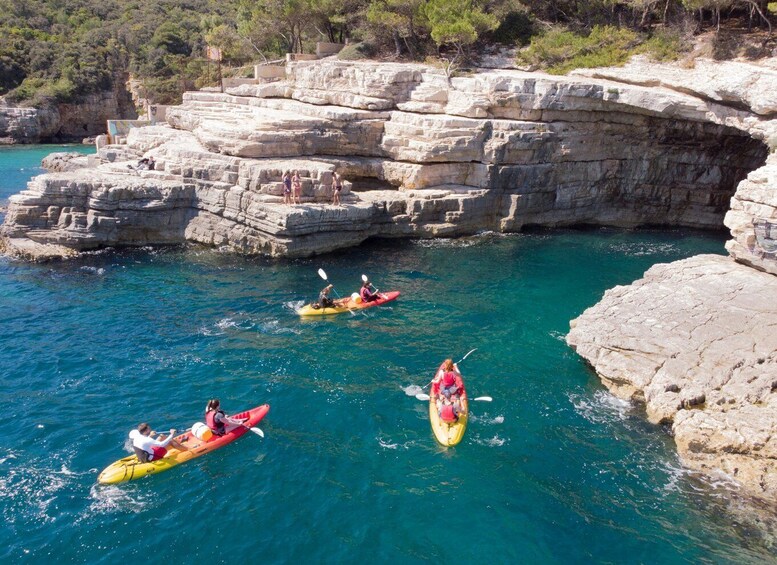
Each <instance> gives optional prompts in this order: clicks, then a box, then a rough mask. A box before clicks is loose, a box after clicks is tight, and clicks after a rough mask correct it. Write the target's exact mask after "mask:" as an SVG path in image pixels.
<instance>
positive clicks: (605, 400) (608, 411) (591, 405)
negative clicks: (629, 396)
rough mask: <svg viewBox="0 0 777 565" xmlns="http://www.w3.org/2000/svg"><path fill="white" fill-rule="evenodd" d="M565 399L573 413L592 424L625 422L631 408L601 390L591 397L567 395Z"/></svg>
mask: <svg viewBox="0 0 777 565" xmlns="http://www.w3.org/2000/svg"><path fill="white" fill-rule="evenodd" d="M567 397H568V398H569V400H570V402H571V403H572V405H573V406H574V407H575V411H576V412H577V413H578V414H580V415H581V416H582V417H583V418H585V419H586V420H588V421H589V422H591V423H592V424H606V423H611V422H614V421H622V420H625V419H626V418H627V417H628V414H629V412H630V411H631V408H632V407H631V403H630V402H629V401H627V400H621V399H620V398H618V397H617V396H614V395H613V394H611V393H609V392H607V391H603V390H598V391H596V392H595V393H594V394H593V396H587V395H579V394H569V395H567Z"/></svg>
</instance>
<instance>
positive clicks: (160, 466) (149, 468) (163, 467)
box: [97, 404, 270, 485]
mask: <svg viewBox="0 0 777 565" xmlns="http://www.w3.org/2000/svg"><path fill="white" fill-rule="evenodd" d="M269 410H270V405H269V404H263V405H261V406H257V407H256V408H252V409H251V410H248V411H246V412H241V413H240V414H232V415H231V417H232V418H236V419H243V418H248V421H246V422H245V424H244V425H245V426H246V427H239V428H235V429H233V430H230V431H228V432H227V433H226V434H224V435H223V436H215V435H214V436H212V437H211V438H210V439H209V440H207V441H203V440H201V439H199V438H197V437H196V436H194V435H193V434H192V432H191V430H190V431H187V432H185V433H183V434H181V435H179V436H176V438H175V439H176V440H177V441H178V442H179V443H182V444H183V445H185V446H186V447H188V448H189V449H188V450H186V451H179V450H178V449H176V448H174V447H171V448H169V450H168V452H167V455H166V456H165V457H163V458H162V459H159V460H157V461H149V462H148V463H141V462H140V461H138V458H137V456H136V455H130V456H129V457H124V458H123V459H119V460H118V461H116V462H114V463H111V464H110V465H108V466H107V467H106V468H105V469H104V470H103V472H102V473H100V476H99V477H97V482H99V483H100V484H102V485H112V484H116V483H124V482H126V481H132V480H135V479H139V478H141V477H145V476H146V475H154V474H156V473H161V472H162V471H167V470H168V469H172V468H173V467H175V466H176V465H180V464H181V463H186V462H187V461H189V460H190V459H195V458H197V457H200V456H201V455H205V454H206V453H210V452H211V451H214V450H216V449H218V448H220V447H224V446H225V445H227V444H228V443H232V442H233V441H235V440H236V439H237V438H239V437H240V436H242V435H243V434H245V433H246V432H247V431H248V428H250V427H251V426H255V425H256V424H258V423H259V422H260V421H261V420H262V418H264V417H265V415H266V414H267V412H268V411H269Z"/></svg>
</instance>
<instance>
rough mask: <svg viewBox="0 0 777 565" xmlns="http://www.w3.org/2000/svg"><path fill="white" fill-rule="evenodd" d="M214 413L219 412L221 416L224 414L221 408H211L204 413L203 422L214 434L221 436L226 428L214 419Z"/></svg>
mask: <svg viewBox="0 0 777 565" xmlns="http://www.w3.org/2000/svg"><path fill="white" fill-rule="evenodd" d="M216 414H221V415H222V416H225V414H224V411H223V410H211V411H210V412H208V413H207V414H205V423H206V424H207V425H208V427H209V428H210V429H211V431H212V432H213V433H214V434H216V435H217V436H223V435H224V434H225V433H226V431H227V430H226V428H225V427H224V424H223V423H221V422H217V421H216Z"/></svg>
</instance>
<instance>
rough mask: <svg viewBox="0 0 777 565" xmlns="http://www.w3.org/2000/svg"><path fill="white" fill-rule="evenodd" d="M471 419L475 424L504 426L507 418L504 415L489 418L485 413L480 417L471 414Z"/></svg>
mask: <svg viewBox="0 0 777 565" xmlns="http://www.w3.org/2000/svg"><path fill="white" fill-rule="evenodd" d="M469 419H470V420H472V421H473V422H481V423H483V424H504V422H505V417H504V416H502V415H499V416H494V417H493V418H492V417H490V416H489V414H488V413H487V412H486V413H483V414H480V415H478V416H476V415H474V414H470V416H469Z"/></svg>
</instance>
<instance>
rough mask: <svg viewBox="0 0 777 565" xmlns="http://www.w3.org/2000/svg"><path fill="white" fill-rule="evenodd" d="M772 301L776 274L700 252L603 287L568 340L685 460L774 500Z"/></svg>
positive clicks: (776, 340)
mask: <svg viewBox="0 0 777 565" xmlns="http://www.w3.org/2000/svg"><path fill="white" fill-rule="evenodd" d="M775 298H777V277H774V276H772V275H769V274H767V273H763V272H760V271H757V270H755V269H752V268H749V267H747V266H744V265H742V264H739V263H737V262H736V261H734V260H733V259H731V258H730V257H722V256H717V255H700V256H697V257H693V258H691V259H686V260H684V261H678V262H675V263H672V264H666V265H656V266H654V267H653V268H651V269H650V270H649V271H647V272H646V273H645V276H644V278H643V279H641V280H639V281H637V282H635V283H633V284H632V285H630V286H619V287H616V288H614V289H611V290H608V291H607V292H606V293H605V295H604V298H603V299H602V301H601V302H599V303H598V304H597V305H596V306H593V307H591V308H589V309H588V310H586V311H585V312H584V313H583V314H582V315H581V316H580V317H579V318H577V319H576V320H574V321H573V322H572V324H571V325H572V329H571V331H570V332H569V335H568V336H567V341H568V342H569V343H570V345H572V346H573V347H574V348H575V349H576V350H577V352H578V353H579V354H580V355H582V356H583V357H584V358H585V359H587V360H588V361H589V362H591V364H592V365H593V366H594V368H595V369H596V372H597V373H598V374H599V376H600V377H601V379H602V381H603V382H604V383H605V384H606V385H607V387H608V388H609V389H610V390H611V391H612V392H613V393H615V394H616V395H617V396H619V397H621V398H626V399H630V400H632V399H633V400H639V401H641V402H644V403H645V407H646V410H647V416H648V419H649V420H650V421H651V422H654V423H662V424H671V425H672V431H673V433H674V438H675V441H676V443H677V446H678V449H679V452H680V456H681V458H682V460H683V462H684V463H685V464H687V465H688V466H690V467H691V468H694V469H698V470H701V471H705V472H715V471H723V472H725V473H726V474H728V475H729V476H730V477H732V478H733V479H734V480H736V481H738V482H740V483H741V484H742V485H743V487H744V488H745V490H746V491H747V492H749V493H750V494H753V495H755V496H758V497H761V498H767V499H772V500H777V469H776V468H775V462H777V300H775Z"/></svg>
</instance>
